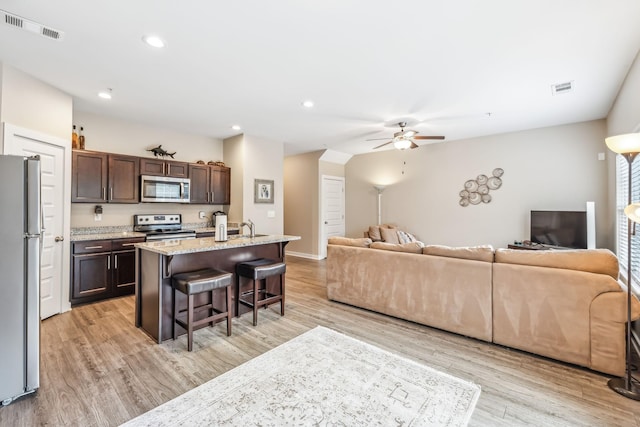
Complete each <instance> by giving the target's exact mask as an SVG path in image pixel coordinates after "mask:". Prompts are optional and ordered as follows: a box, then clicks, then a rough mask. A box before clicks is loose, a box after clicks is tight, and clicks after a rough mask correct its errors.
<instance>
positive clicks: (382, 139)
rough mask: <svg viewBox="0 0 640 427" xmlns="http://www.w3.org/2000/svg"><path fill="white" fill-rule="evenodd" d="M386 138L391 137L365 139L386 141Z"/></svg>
mask: <svg viewBox="0 0 640 427" xmlns="http://www.w3.org/2000/svg"><path fill="white" fill-rule="evenodd" d="M385 139H389V137H386V138H373V139H366V140H365V141H384V140H385Z"/></svg>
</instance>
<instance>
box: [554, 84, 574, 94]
mask: <svg viewBox="0 0 640 427" xmlns="http://www.w3.org/2000/svg"><path fill="white" fill-rule="evenodd" d="M572 91H573V81H570V82H566V83H558V84H557V85H551V93H552V94H553V95H560V94H561V93H569V92H572Z"/></svg>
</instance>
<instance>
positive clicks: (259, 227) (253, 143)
mask: <svg viewBox="0 0 640 427" xmlns="http://www.w3.org/2000/svg"><path fill="white" fill-rule="evenodd" d="M283 170H284V144H283V143H282V142H275V141H268V140H265V139H261V138H258V137H255V136H252V135H246V134H245V135H244V174H243V207H242V211H243V218H241V219H242V220H247V219H251V220H252V221H253V222H254V223H255V224H256V233H260V234H283V233H284V226H283V224H284V191H283V189H284V184H283V176H284V173H283ZM255 179H268V180H273V183H274V193H273V197H274V201H273V204H265V203H254V199H253V194H254V191H253V190H254V188H253V186H254V180H255ZM269 213H273V217H269ZM239 219H240V218H239Z"/></svg>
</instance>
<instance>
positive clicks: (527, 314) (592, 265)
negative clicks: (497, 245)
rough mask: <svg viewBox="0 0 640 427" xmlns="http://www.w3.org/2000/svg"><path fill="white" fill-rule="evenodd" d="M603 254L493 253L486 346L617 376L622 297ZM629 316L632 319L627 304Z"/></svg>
mask: <svg viewBox="0 0 640 427" xmlns="http://www.w3.org/2000/svg"><path fill="white" fill-rule="evenodd" d="M617 277H618V261H617V258H616V257H615V255H614V254H613V253H612V252H611V251H609V250H606V249H596V250H568V251H544V252H543V251H519V250H509V249H497V250H496V253H495V263H494V264H493V341H494V342H495V343H497V344H502V345H506V346H509V347H513V348H517V349H520V350H525V351H528V352H531V353H536V354H539V355H542V356H547V357H551V358H553V359H557V360H562V361H565V362H570V363H573V364H576V365H580V366H585V367H588V368H591V369H593V370H596V371H600V372H605V373H608V374H612V375H617V376H622V375H623V374H624V371H625V327H626V292H625V289H623V288H622V287H621V285H620V284H619V283H618V281H617ZM633 316H634V318H637V317H638V316H640V304H639V303H638V301H637V300H636V299H635V298H634V300H633Z"/></svg>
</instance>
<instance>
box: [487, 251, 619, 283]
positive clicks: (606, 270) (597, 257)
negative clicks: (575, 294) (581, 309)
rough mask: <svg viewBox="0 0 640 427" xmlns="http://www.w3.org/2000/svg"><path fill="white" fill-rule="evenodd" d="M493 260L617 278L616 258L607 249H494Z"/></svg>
mask: <svg viewBox="0 0 640 427" xmlns="http://www.w3.org/2000/svg"><path fill="white" fill-rule="evenodd" d="M495 262H500V263H505V264H523V265H534V266H538V267H551V268H564V269H567V270H579V271H587V272H589V273H599V274H607V275H609V276H611V277H613V278H614V279H616V280H617V279H618V272H619V267H618V258H616V256H615V255H614V254H613V252H611V251H610V250H609V249H570V250H550V251H526V250H518V249H498V250H496V256H495Z"/></svg>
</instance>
